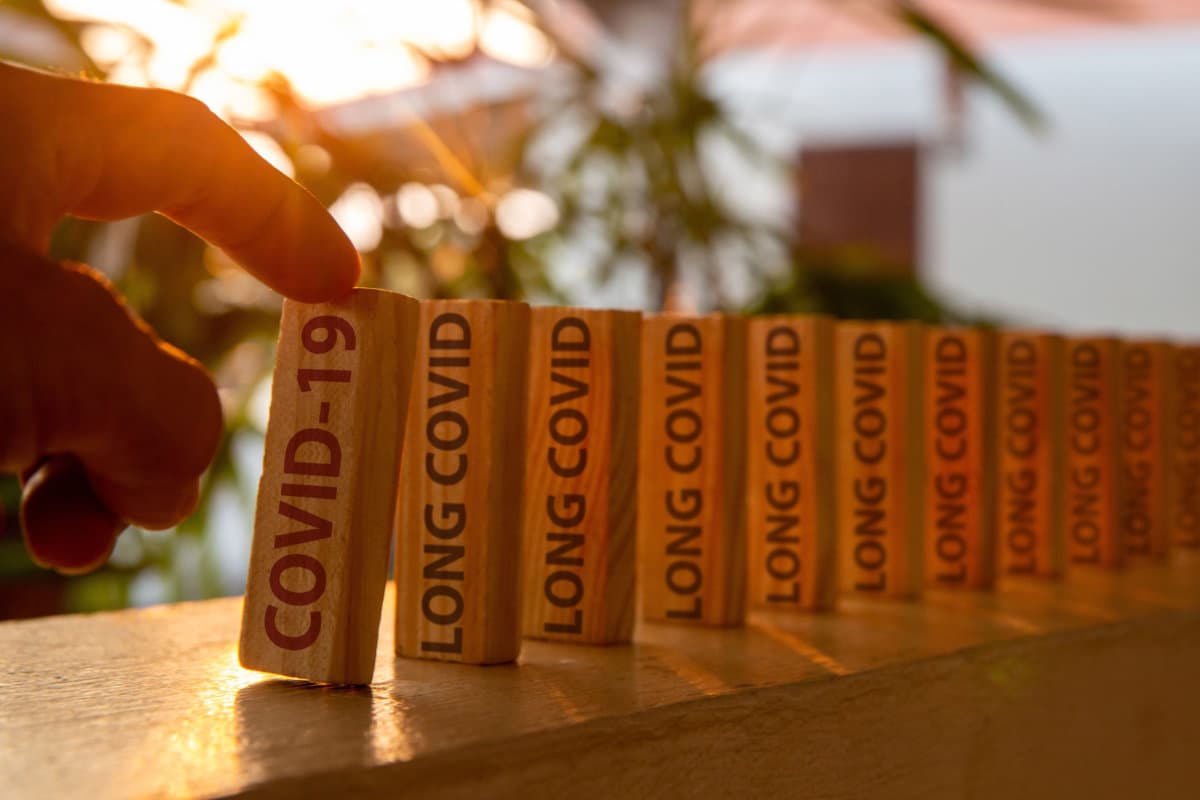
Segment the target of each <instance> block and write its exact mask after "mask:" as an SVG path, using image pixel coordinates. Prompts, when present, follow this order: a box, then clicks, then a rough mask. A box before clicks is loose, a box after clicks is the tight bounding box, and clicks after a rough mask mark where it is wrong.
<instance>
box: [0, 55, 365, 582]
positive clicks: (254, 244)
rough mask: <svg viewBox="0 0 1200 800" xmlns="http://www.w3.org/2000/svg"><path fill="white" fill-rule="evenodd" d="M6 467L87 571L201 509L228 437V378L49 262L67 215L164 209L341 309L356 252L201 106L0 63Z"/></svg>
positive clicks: (86, 278) (59, 556)
mask: <svg viewBox="0 0 1200 800" xmlns="http://www.w3.org/2000/svg"><path fill="white" fill-rule="evenodd" d="M0 119H2V120H3V123H2V124H0V472H13V473H16V472H19V473H22V475H23V476H24V478H25V481H26V483H25V490H24V496H23V498H22V514H21V516H22V528H23V530H24V534H25V541H26V545H27V547H28V548H29V552H30V554H31V555H32V556H33V558H34V560H35V561H37V562H38V563H40V564H42V565H44V566H48V567H53V568H55V569H58V570H60V571H62V572H71V573H73V572H85V571H88V570H90V569H94V568H96V567H98V566H100V565H101V564H103V563H104V561H105V560H106V559H107V557H108V554H109V552H110V551H111V550H112V546H113V543H114V542H115V540H116V537H117V535H118V534H119V533H120V531H121V530H122V529H123V528H124V527H125V525H126V524H129V523H132V524H137V525H141V526H144V527H147V528H166V527H170V526H171V525H174V524H176V523H178V522H179V521H181V520H182V519H183V518H184V517H186V516H187V515H188V514H190V513H191V512H192V511H193V510H194V508H195V506H196V502H197V498H198V491H199V481H198V479H199V476H200V475H201V473H202V472H203V471H204V470H205V469H206V468H207V467H208V464H209V463H210V462H211V460H212V458H213V455H214V453H215V451H216V446H217V443H218V441H219V438H220V435H221V411H220V405H219V403H218V401H217V394H216V390H215V388H214V386H213V383H212V380H211V379H210V378H209V376H208V374H207V373H206V372H205V371H204V369H203V368H202V367H201V366H200V365H199V364H198V363H196V362H195V361H193V360H192V359H190V358H188V357H187V356H186V355H184V354H183V353H181V352H179V351H178V350H176V349H174V348H172V347H171V346H170V345H168V344H165V343H164V342H162V341H160V340H159V339H158V338H157V337H156V336H155V334H154V332H153V331H151V330H150V329H149V328H148V327H147V326H146V325H145V323H143V322H142V321H141V320H139V319H138V318H137V317H135V316H134V315H133V313H132V312H131V311H130V310H129V309H128V308H127V307H126V306H125V305H124V304H123V303H122V301H121V299H120V298H119V297H118V296H117V295H116V294H115V293H114V291H113V288H112V286H111V285H109V283H108V282H107V281H106V280H104V278H103V277H101V276H100V275H99V274H97V273H95V272H94V271H92V270H90V269H88V268H87V267H84V266H82V265H74V264H57V263H54V262H51V261H49V260H48V259H47V258H46V252H47V249H48V247H49V242H50V234H51V231H52V229H53V227H54V225H55V224H56V223H57V222H58V221H59V220H60V219H61V218H62V217H64V216H66V215H73V216H77V217H83V218H87V219H98V220H110V219H118V218H122V217H128V216H132V215H134V214H139V213H143V212H147V211H158V212H159V213H161V214H164V215H165V216H167V217H169V218H170V219H172V220H174V221H175V222H178V223H179V224H181V225H183V226H185V227H187V228H189V229H190V230H192V231H193V232H195V233H196V234H198V235H199V236H201V237H203V238H205V239H207V240H208V241H210V242H212V243H213V244H214V245H216V246H218V247H220V248H221V249H222V250H224V251H225V252H226V253H227V254H228V255H229V256H230V257H232V258H233V259H234V260H236V261H238V262H239V263H240V264H241V265H242V266H244V267H245V268H246V269H247V270H248V271H249V272H250V273H251V274H253V275H254V276H256V277H257V278H258V279H259V280H261V281H263V282H264V283H266V284H267V285H268V286H270V287H271V288H273V289H275V290H277V291H279V292H280V293H282V294H284V295H286V296H288V297H292V298H295V299H297V300H301V301H306V302H320V301H324V300H331V299H335V298H337V297H339V296H341V295H343V294H345V293H346V292H348V291H349V290H350V289H351V288H352V287H353V286H354V284H355V282H356V281H357V280H358V275H359V264H358V256H357V254H356V253H355V251H354V248H353V246H352V245H351V244H350V242H349V241H348V240H347V239H346V237H345V235H344V234H343V233H342V232H341V230H340V229H339V228H338V227H337V225H336V223H335V222H334V221H333V220H332V218H330V217H329V215H328V214H327V213H326V212H325V210H324V209H323V208H322V207H321V205H320V204H319V203H318V202H317V201H316V200H315V199H314V198H313V197H312V196H311V195H310V194H308V193H307V192H306V191H305V190H304V189H302V188H300V187H299V186H298V185H296V184H295V183H293V182H292V181H291V180H289V179H288V178H287V177H285V176H284V175H282V174H280V173H279V172H277V171H276V170H275V169H273V168H272V167H270V166H269V165H268V164H267V163H266V162H264V161H263V160H262V159H260V158H259V157H258V156H257V155H256V154H255V153H254V151H253V150H252V149H251V148H250V147H249V146H248V145H247V144H246V143H245V142H244V141H243V140H242V138H241V137H240V136H239V135H238V134H237V133H236V132H235V131H234V130H232V129H231V128H229V127H228V126H227V125H225V124H224V123H223V122H222V121H221V120H220V119H218V118H217V117H216V116H215V115H213V114H212V113H210V112H209V111H208V109H207V108H206V107H205V106H204V105H202V104H201V103H200V102H198V101H196V100H194V99H192V98H189V97H185V96H183V95H179V94H174V93H171V92H165V91H159V90H152V89H135V88H129V87H121V86H112V85H104V84H97V83H89V82H85V81H80V80H72V79H67V78H61V77H56V76H51V75H46V74H43V73H39V72H34V71H31V70H27V69H22V68H20V67H15V66H11V65H8V64H4V63H0Z"/></svg>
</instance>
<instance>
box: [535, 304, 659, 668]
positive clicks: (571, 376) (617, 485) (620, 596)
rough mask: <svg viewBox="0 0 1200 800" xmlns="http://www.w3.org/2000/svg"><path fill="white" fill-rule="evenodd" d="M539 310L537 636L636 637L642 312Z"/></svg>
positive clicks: (608, 640) (607, 640)
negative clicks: (639, 383) (635, 573)
mask: <svg viewBox="0 0 1200 800" xmlns="http://www.w3.org/2000/svg"><path fill="white" fill-rule="evenodd" d="M530 319H531V323H530V348H529V416H528V423H527V426H526V427H527V431H528V435H529V445H528V447H529V450H528V457H527V459H526V464H525V497H526V501H525V522H524V525H523V528H524V534H525V550H524V552H525V577H524V581H525V604H524V620H525V622H524V631H525V635H526V636H531V637H536V638H542V639H558V640H561V641H567V642H579V643H583V644H612V643H616V642H627V641H629V639H630V637H631V635H632V633H633V616H634V566H635V555H636V552H635V551H636V534H637V513H636V512H637V503H636V499H637V435H638V379H639V373H640V371H639V365H638V358H639V356H640V354H641V350H640V344H639V342H640V337H641V325H642V315H641V314H640V313H638V312H635V311H598V310H593V309H582V308H553V307H551V308H534V309H532V311H531V317H530Z"/></svg>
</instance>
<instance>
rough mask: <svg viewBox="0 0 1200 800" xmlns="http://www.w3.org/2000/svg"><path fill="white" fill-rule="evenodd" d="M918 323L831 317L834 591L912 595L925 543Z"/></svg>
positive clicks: (916, 589)
mask: <svg viewBox="0 0 1200 800" xmlns="http://www.w3.org/2000/svg"><path fill="white" fill-rule="evenodd" d="M922 338H923V337H922V329H921V326H920V324H918V323H913V322H842V323H839V324H838V326H837V331H836V348H835V353H836V356H837V365H838V366H837V383H836V386H837V392H836V400H837V414H836V420H837V423H836V429H835V430H836V436H837V482H838V487H837V504H838V508H837V513H838V542H839V543H838V549H839V553H840V556H839V574H840V578H839V580H840V582H841V585H842V590H843V591H845V592H850V593H857V594H860V595H867V596H875V597H890V598H897V599H911V598H913V597H915V596H917V595H918V594H919V593H920V591H921V585H922V575H923V564H922V561H923V547H924V527H923V519H924V513H923V510H924V468H923V461H924V459H923V450H924V437H923V436H922V425H921V415H922V395H923V393H924V392H923V388H924V387H923V375H922V368H921V364H922V356H923V350H922Z"/></svg>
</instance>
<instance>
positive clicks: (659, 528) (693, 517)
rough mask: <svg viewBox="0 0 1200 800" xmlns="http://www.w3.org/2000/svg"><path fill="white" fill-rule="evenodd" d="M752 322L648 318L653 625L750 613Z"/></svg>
mask: <svg viewBox="0 0 1200 800" xmlns="http://www.w3.org/2000/svg"><path fill="white" fill-rule="evenodd" d="M745 331H746V323H745V320H744V319H741V318H738V317H731V316H726V315H721V314H711V315H707V316H682V315H673V314H663V315H656V316H650V317H646V318H644V319H643V322H642V359H641V364H642V381H641V433H640V436H639V440H640V447H639V468H638V551H639V556H638V565H639V574H640V576H641V587H642V613H643V615H644V616H645V617H646V618H647V619H651V620H668V621H672V622H693V623H700V624H704V625H738V624H741V622H742V620H743V618H744V616H745V594H746V583H745V579H746V550H745V548H746V537H745V477H746V475H745V451H746V440H745V431H746V334H745Z"/></svg>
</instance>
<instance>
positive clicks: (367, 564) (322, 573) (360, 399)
mask: <svg viewBox="0 0 1200 800" xmlns="http://www.w3.org/2000/svg"><path fill="white" fill-rule="evenodd" d="M416 324H417V301H416V300H413V299H411V298H408V297H404V296H403V295H399V294H395V293H392V292H383V291H376V290H372V289H356V290H355V291H354V292H352V293H351V294H350V295H349V297H347V298H346V299H345V300H343V301H339V302H337V303H324V304H321V305H307V304H301V303H293V302H291V301H285V302H284V305H283V318H282V320H281V321H280V333H279V348H278V354H277V357H276V367H275V375H274V379H273V380H272V383H271V389H272V391H271V420H270V424H269V425H268V426H267V436H266V443H265V445H264V447H265V456H264V458H263V476H262V480H261V481H260V483H259V486H258V510H257V513H256V515H255V520H254V540H253V545H252V547H251V551H250V569H249V574H248V577H247V583H246V596H247V602H246V604H245V616H244V620H243V626H242V634H241V647H240V656H241V663H242V665H243V666H247V667H253V668H255V669H262V670H266V671H269V672H274V673H278V674H281V675H290V676H292V677H297V678H308V679H310V680H320V681H330V682H335V683H368V682H370V680H371V675H372V673H373V671H374V667H375V642H376V638H377V634H378V631H379V614H380V611H381V604H382V603H383V587H384V583H385V582H386V581H387V567H388V550H389V547H390V546H391V538H392V537H391V532H392V514H393V512H394V509H395V505H396V503H395V486H396V475H397V473H398V471H399V465H400V435H401V433H402V431H403V426H404V415H405V412H406V410H407V406H408V397H409V389H410V387H411V384H412V371H413V370H412V354H413V347H414V336H415V334H416Z"/></svg>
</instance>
